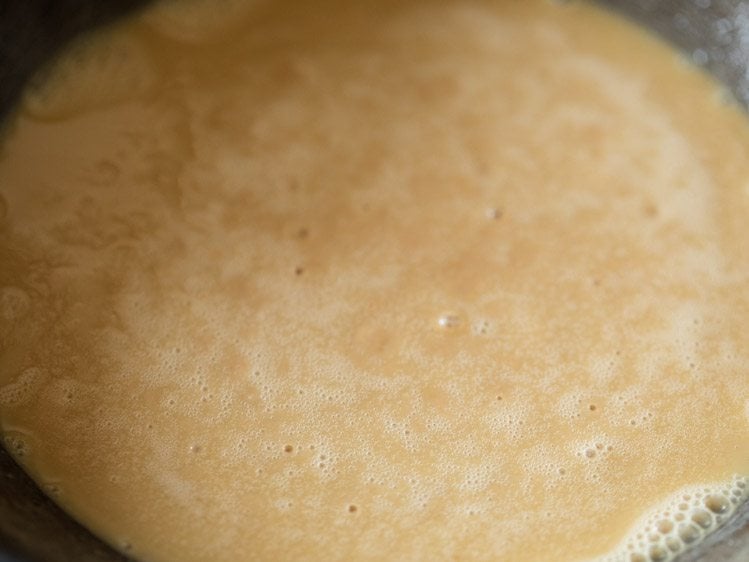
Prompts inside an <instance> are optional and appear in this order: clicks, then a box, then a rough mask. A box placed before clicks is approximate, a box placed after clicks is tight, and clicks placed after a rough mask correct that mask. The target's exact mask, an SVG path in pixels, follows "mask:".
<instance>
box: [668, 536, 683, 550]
mask: <svg viewBox="0 0 749 562" xmlns="http://www.w3.org/2000/svg"><path fill="white" fill-rule="evenodd" d="M666 546H667V547H668V549H669V550H670V551H671V552H678V551H679V550H680V549H681V542H679V539H677V538H675V537H666Z"/></svg>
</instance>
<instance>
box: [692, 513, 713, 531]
mask: <svg viewBox="0 0 749 562" xmlns="http://www.w3.org/2000/svg"><path fill="white" fill-rule="evenodd" d="M692 521H694V522H695V523H697V525H699V526H700V527H702V528H703V529H709V528H710V526H711V525H712V524H713V516H712V515H710V514H709V513H708V512H707V511H705V510H704V509H696V510H695V511H694V513H692Z"/></svg>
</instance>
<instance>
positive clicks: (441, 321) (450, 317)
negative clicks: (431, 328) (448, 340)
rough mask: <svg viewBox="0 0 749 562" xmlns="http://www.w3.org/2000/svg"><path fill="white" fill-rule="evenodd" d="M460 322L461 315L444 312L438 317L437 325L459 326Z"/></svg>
mask: <svg viewBox="0 0 749 562" xmlns="http://www.w3.org/2000/svg"><path fill="white" fill-rule="evenodd" d="M460 323H461V321H460V316H458V315H457V314H443V315H442V316H440V317H439V318H438V319H437V325H438V326H439V327H440V328H457V327H458V326H460Z"/></svg>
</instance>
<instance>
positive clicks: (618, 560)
mask: <svg viewBox="0 0 749 562" xmlns="http://www.w3.org/2000/svg"><path fill="white" fill-rule="evenodd" d="M748 496H749V492H748V489H747V478H746V477H745V476H741V475H735V476H734V477H733V478H732V479H731V480H729V481H727V482H725V483H720V484H713V485H709V486H690V487H687V488H684V489H682V490H680V491H679V492H677V493H675V494H673V495H672V496H671V497H669V498H668V499H666V500H665V501H663V502H662V503H660V504H659V505H658V506H657V507H655V508H653V509H652V510H651V511H649V512H648V513H647V514H646V515H644V516H643V517H642V518H641V519H640V520H639V521H638V522H637V523H636V524H635V525H634V526H633V527H632V529H631V530H630V532H629V533H628V534H627V537H626V538H625V539H624V540H623V541H622V542H621V543H620V546H619V547H618V549H617V550H615V551H614V552H613V553H612V554H610V555H607V556H605V557H604V558H601V559H600V560H601V562H667V561H668V560H673V559H674V558H675V557H676V556H678V555H679V554H680V553H682V552H684V551H685V550H686V549H688V548H692V547H694V546H695V545H697V544H699V543H700V542H701V541H702V540H703V539H704V538H705V537H707V536H708V535H709V534H710V533H713V532H715V530H716V529H718V528H719V527H720V526H721V525H723V524H724V523H725V522H726V521H728V520H729V519H730V517H731V515H732V514H733V513H734V512H735V511H736V509H737V508H738V507H739V506H740V505H742V503H743V502H744V501H746V499H747V497H748Z"/></svg>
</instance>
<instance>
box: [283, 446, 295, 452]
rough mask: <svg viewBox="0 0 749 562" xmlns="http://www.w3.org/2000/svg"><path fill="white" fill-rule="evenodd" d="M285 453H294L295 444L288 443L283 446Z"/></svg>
mask: <svg viewBox="0 0 749 562" xmlns="http://www.w3.org/2000/svg"><path fill="white" fill-rule="evenodd" d="M283 451H284V453H293V452H294V446H293V445H286V446H284V448H283Z"/></svg>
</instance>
